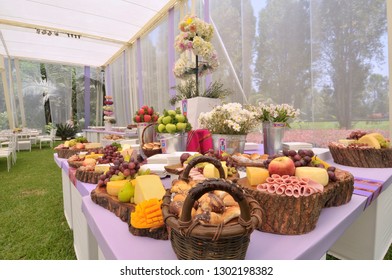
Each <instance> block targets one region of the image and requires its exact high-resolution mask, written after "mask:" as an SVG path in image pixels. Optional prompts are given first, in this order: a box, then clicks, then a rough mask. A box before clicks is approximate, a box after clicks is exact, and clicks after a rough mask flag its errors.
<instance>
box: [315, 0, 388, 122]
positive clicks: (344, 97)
mask: <svg viewBox="0 0 392 280" xmlns="http://www.w3.org/2000/svg"><path fill="white" fill-rule="evenodd" d="M312 3H314V5H313V8H314V9H313V10H312V11H313V14H314V18H315V19H317V20H319V22H318V23H317V22H315V23H314V26H317V25H318V27H319V28H318V29H317V28H315V30H314V34H313V37H314V44H315V46H316V48H318V49H319V50H320V56H319V57H318V58H316V59H317V64H318V65H319V68H322V69H324V73H323V74H324V75H323V76H322V77H320V79H322V80H323V81H325V80H329V81H330V88H331V89H332V92H331V93H332V94H331V97H330V98H331V99H332V100H333V101H334V102H333V103H334V105H335V106H334V107H335V114H336V117H337V120H338V122H339V125H340V127H342V128H350V127H351V120H352V118H353V108H355V109H357V106H360V105H361V97H362V94H363V93H364V91H365V85H366V84H365V83H366V80H367V79H368V77H369V75H370V74H371V71H372V66H373V64H374V63H375V62H377V61H382V60H383V54H382V42H381V39H382V36H383V35H384V34H385V32H386V1H385V0H349V1H347V0H345V1H343V0H334V1H331V0H315V1H313V2H312ZM317 20H316V21H317Z"/></svg>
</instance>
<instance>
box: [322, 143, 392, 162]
mask: <svg viewBox="0 0 392 280" xmlns="http://www.w3.org/2000/svg"><path fill="white" fill-rule="evenodd" d="M328 148H329V151H330V152H331V155H332V158H333V160H334V162H336V163H338V164H341V165H346V166H353V167H364V168H391V167H392V149H391V148H385V149H375V148H372V147H368V146H361V145H355V144H350V145H349V146H345V145H344V144H341V143H337V142H331V143H329V144H328Z"/></svg>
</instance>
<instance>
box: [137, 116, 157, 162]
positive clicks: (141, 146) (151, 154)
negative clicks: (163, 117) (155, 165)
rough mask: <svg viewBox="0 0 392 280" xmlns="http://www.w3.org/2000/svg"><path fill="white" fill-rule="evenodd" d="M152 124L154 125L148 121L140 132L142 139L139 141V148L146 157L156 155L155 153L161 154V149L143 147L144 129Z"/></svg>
mask: <svg viewBox="0 0 392 280" xmlns="http://www.w3.org/2000/svg"><path fill="white" fill-rule="evenodd" d="M152 125H156V124H155V123H150V124H149V125H147V126H146V127H145V128H144V129H143V132H142V137H141V140H142V142H141V143H140V148H141V149H142V151H143V153H144V155H145V156H146V157H151V156H153V155H156V154H162V149H153V150H149V149H145V148H143V147H144V144H145V143H144V132H145V131H146V129H147V128H148V127H150V126H152Z"/></svg>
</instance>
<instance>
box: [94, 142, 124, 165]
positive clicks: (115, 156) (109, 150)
mask: <svg viewBox="0 0 392 280" xmlns="http://www.w3.org/2000/svg"><path fill="white" fill-rule="evenodd" d="M117 150H118V147H117V146H112V145H107V146H106V147H105V148H104V149H103V156H102V158H98V160H97V162H98V164H107V163H111V162H113V163H114V164H115V163H117V164H120V163H122V162H123V161H124V157H123V156H122V154H121V153H120V152H118V151H117Z"/></svg>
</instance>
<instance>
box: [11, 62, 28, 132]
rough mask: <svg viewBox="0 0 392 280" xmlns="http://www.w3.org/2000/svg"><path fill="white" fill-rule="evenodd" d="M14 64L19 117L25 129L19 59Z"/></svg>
mask: <svg viewBox="0 0 392 280" xmlns="http://www.w3.org/2000/svg"><path fill="white" fill-rule="evenodd" d="M14 63H15V70H16V86H17V91H18V99H19V106H20V117H21V119H22V126H23V127H27V125H26V112H25V107H24V100H23V93H22V79H21V77H20V66H19V59H17V58H16V59H15V60H14Z"/></svg>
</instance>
